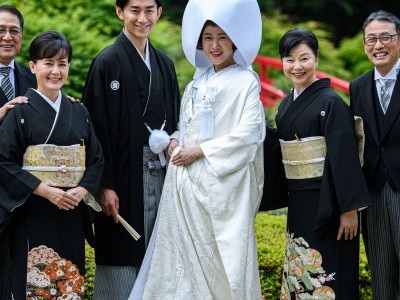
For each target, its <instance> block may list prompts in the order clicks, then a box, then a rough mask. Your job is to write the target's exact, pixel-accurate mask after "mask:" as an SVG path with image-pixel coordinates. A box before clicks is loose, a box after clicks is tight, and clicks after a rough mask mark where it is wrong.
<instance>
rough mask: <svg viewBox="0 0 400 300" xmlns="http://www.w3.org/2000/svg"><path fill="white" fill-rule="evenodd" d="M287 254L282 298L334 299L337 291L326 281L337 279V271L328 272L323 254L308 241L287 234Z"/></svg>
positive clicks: (283, 299) (282, 299) (306, 299)
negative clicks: (323, 265)
mask: <svg viewBox="0 0 400 300" xmlns="http://www.w3.org/2000/svg"><path fill="white" fill-rule="evenodd" d="M286 239H287V245H286V255H285V262H284V268H283V278H282V289H281V300H286V299H292V298H291V297H292V296H291V295H294V296H295V299H304V300H311V299H315V300H332V299H335V291H334V290H333V289H332V288H330V287H329V286H325V285H324V284H325V283H326V282H329V281H331V280H335V278H334V276H335V273H330V274H326V272H325V270H324V269H323V267H322V255H321V253H319V252H318V251H317V250H316V249H313V248H310V246H309V244H308V243H307V241H306V240H305V239H304V238H302V237H298V238H294V237H293V234H289V233H288V234H287V237H286Z"/></svg>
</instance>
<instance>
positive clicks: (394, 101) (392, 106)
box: [381, 74, 400, 141]
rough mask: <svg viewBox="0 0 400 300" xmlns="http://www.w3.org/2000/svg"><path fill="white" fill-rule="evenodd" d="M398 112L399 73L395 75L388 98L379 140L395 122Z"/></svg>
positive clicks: (399, 98) (399, 94) (399, 96)
mask: <svg viewBox="0 0 400 300" xmlns="http://www.w3.org/2000/svg"><path fill="white" fill-rule="evenodd" d="M399 113H400V75H399V74H398V75H397V80H396V84H395V86H394V89H393V93H392V97H391V98H390V103H389V107H388V109H387V112H386V115H385V119H384V122H383V128H382V134H381V141H382V140H383V139H384V138H385V137H386V135H387V134H388V133H389V131H390V128H391V127H392V126H393V124H394V123H395V122H396V120H397V118H398V115H399Z"/></svg>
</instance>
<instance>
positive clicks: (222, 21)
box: [182, 0, 262, 78]
mask: <svg viewBox="0 0 400 300" xmlns="http://www.w3.org/2000/svg"><path fill="white" fill-rule="evenodd" d="M207 20H210V21H213V22H214V23H215V24H217V25H218V26H219V27H220V28H221V29H222V30H223V31H224V32H225V33H226V34H227V35H228V36H229V38H230V39H231V40H232V42H233V43H234V44H235V46H236V48H237V50H236V51H235V53H234V59H235V62H236V63H237V64H239V65H242V66H250V65H251V64H252V63H253V61H254V59H255V58H256V56H257V54H258V51H259V48H260V44H261V35H262V22H261V13H260V7H259V6H258V3H257V1H256V0H190V1H189V2H188V4H187V5H186V8H185V12H184V14H183V19H182V48H183V51H184V52H185V55H186V58H187V59H188V60H189V61H190V63H191V64H192V65H193V66H195V67H196V68H197V70H196V73H195V78H197V77H198V76H199V75H201V74H202V73H203V72H204V71H205V70H206V69H207V68H208V67H210V66H212V62H211V61H210V60H209V59H208V57H207V56H206V54H205V53H204V51H202V50H198V49H197V42H198V40H199V37H200V34H201V30H202V29H203V26H204V23H205V22H206V21H207Z"/></svg>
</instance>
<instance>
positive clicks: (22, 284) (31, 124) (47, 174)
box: [0, 31, 103, 300]
mask: <svg viewBox="0 0 400 300" xmlns="http://www.w3.org/2000/svg"><path fill="white" fill-rule="evenodd" d="M29 55H30V62H29V65H30V68H31V71H32V73H34V74H35V75H36V79H37V83H38V87H37V89H36V90H35V89H29V90H28V91H27V92H26V94H25V96H26V97H27V98H28V99H29V103H28V104H25V105H17V106H16V107H15V108H14V109H13V110H11V111H10V112H9V114H8V115H7V116H6V118H5V120H4V122H3V124H2V126H1V129H0V140H1V145H0V184H1V185H0V195H1V197H0V199H1V200H0V201H1V205H2V206H3V207H4V208H5V209H6V210H8V211H9V212H10V213H11V215H12V221H11V223H10V224H9V227H10V253H11V273H12V274H11V281H12V293H13V296H14V299H15V300H22V299H61V298H62V299H82V298H83V295H84V277H83V276H84V274H85V238H87V239H88V240H89V241H93V234H92V229H91V223H92V218H93V215H94V214H95V211H100V210H101V207H100V206H99V204H98V203H97V202H96V200H95V198H94V195H96V192H97V189H98V186H99V182H100V177H101V172H102V170H103V155H102V151H101V147H100V145H99V143H98V141H97V139H96V136H95V134H94V130H93V128H92V125H91V121H90V117H89V113H88V112H87V110H86V108H85V107H84V106H83V105H81V104H80V103H78V102H71V101H70V100H68V99H67V98H66V97H65V95H64V94H62V92H61V88H62V86H63V84H64V82H65V81H66V79H67V77H68V71H69V63H70V61H71V56H72V47H71V45H70V43H69V42H68V41H67V40H66V39H65V37H64V36H62V35H61V34H60V33H58V32H55V31H47V32H44V33H41V34H40V35H39V36H38V37H36V38H35V39H34V40H33V41H32V43H31V45H30V48H29Z"/></svg>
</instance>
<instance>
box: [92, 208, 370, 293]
mask: <svg viewBox="0 0 400 300" xmlns="http://www.w3.org/2000/svg"><path fill="white" fill-rule="evenodd" d="M277 212H278V213H277ZM275 213H277V214H275ZM255 228H256V237H257V252H258V263H259V269H260V281H261V291H262V294H263V295H264V296H265V299H268V300H269V299H279V295H280V289H281V278H282V266H283V260H284V254H285V244H286V215H285V214H282V213H281V211H275V212H271V213H259V214H257V217H256V222H255ZM86 264H87V265H86V276H85V299H92V298H93V283H94V251H93V249H92V248H90V247H89V246H86ZM359 280H360V284H359V286H360V299H363V300H368V299H372V293H371V287H370V273H369V268H368V264H367V259H366V256H365V250H364V244H363V243H362V242H361V243H360V278H359Z"/></svg>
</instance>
